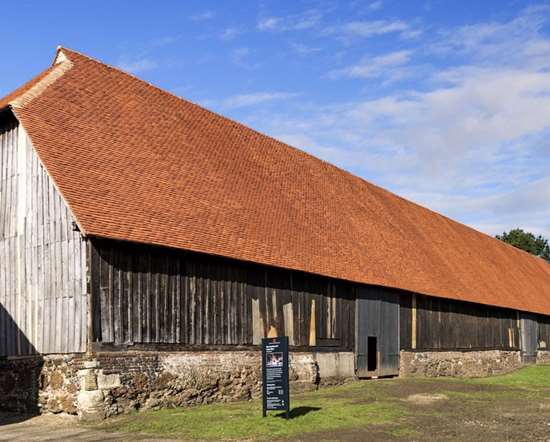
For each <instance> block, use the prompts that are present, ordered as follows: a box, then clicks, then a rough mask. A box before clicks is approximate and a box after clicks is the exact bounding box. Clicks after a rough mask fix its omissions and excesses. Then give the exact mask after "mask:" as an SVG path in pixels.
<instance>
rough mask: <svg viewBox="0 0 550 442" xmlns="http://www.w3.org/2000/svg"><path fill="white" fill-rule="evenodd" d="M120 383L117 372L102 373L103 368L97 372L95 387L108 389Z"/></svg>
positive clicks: (118, 385)
mask: <svg viewBox="0 0 550 442" xmlns="http://www.w3.org/2000/svg"><path fill="white" fill-rule="evenodd" d="M121 385H122V384H121V383H120V374H118V373H112V374H104V373H103V370H101V371H100V372H99V373H98V374H97V388H99V389H100V390H110V389H111V388H117V387H120V386H121Z"/></svg>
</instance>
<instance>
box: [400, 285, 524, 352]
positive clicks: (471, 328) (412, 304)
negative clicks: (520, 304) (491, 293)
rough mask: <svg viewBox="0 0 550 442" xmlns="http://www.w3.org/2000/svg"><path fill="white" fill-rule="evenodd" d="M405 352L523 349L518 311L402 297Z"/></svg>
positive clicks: (441, 300) (425, 298)
mask: <svg viewBox="0 0 550 442" xmlns="http://www.w3.org/2000/svg"><path fill="white" fill-rule="evenodd" d="M400 316H401V329H400V338H401V339H400V340H401V349H402V350H474V349H478V350H483V349H511V350H512V349H513V350H517V349H519V346H520V334H519V320H518V316H517V312H516V311H514V310H507V309H501V308H497V307H490V306H483V305H480V304H473V303H468V302H461V301H453V300H448V299H443V298H434V297H428V296H421V295H414V294H410V293H407V292H402V294H401V308H400Z"/></svg>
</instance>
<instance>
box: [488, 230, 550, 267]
mask: <svg viewBox="0 0 550 442" xmlns="http://www.w3.org/2000/svg"><path fill="white" fill-rule="evenodd" d="M496 238H497V239H500V240H501V241H504V242H505V243H508V244H510V245H512V246H514V247H517V248H518V249H522V250H525V251H526V252H528V253H531V254H532V255H535V256H538V257H540V258H542V259H544V260H546V261H548V262H550V246H549V245H548V240H547V239H546V238H544V237H542V236H541V235H539V236H535V235H533V234H532V233H531V232H525V231H524V230H523V229H519V228H518V229H513V230H510V231H509V232H504V233H503V234H502V235H497V236H496Z"/></svg>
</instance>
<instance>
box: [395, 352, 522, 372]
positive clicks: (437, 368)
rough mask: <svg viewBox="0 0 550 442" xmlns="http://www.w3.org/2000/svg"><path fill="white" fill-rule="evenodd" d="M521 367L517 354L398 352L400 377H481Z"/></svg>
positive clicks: (518, 354) (519, 357) (518, 353)
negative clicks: (399, 356) (399, 355)
mask: <svg viewBox="0 0 550 442" xmlns="http://www.w3.org/2000/svg"><path fill="white" fill-rule="evenodd" d="M521 366H522V362H521V356H520V352H519V351H501V350H489V351H441V352H407V351H402V352H401V359H400V368H399V375H400V376H426V377H435V376H456V377H468V378H474V377H483V376H491V375H496V374H502V373H507V372H510V371H513V370H515V369H517V368H520V367H521Z"/></svg>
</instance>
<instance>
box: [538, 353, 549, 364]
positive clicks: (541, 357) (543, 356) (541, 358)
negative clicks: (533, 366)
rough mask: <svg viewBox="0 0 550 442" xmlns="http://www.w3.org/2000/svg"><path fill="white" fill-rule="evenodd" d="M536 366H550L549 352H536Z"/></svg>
mask: <svg viewBox="0 0 550 442" xmlns="http://www.w3.org/2000/svg"><path fill="white" fill-rule="evenodd" d="M537 364H550V350H539V351H538V352H537Z"/></svg>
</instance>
